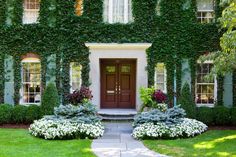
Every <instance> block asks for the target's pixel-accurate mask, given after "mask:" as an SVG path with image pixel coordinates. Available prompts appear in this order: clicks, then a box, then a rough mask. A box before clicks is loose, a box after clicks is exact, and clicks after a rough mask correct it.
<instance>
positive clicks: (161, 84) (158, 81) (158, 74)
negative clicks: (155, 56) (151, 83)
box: [155, 63, 167, 93]
mask: <svg viewBox="0 0 236 157" xmlns="http://www.w3.org/2000/svg"><path fill="white" fill-rule="evenodd" d="M155 87H156V88H157V89H160V90H161V91H163V92H164V93H166V92H167V89H166V68H165V64H164V63H157V65H156V68H155Z"/></svg>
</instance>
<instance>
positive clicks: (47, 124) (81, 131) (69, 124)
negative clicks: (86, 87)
mask: <svg viewBox="0 0 236 157" xmlns="http://www.w3.org/2000/svg"><path fill="white" fill-rule="evenodd" d="M29 132H30V134H31V135H33V136H36V137H40V138H44V139H50V140H52V139H74V138H82V139H84V138H90V139H94V138H98V137H100V136H102V135H103V133H104V126H103V125H102V123H101V119H100V118H99V117H98V116H97V114H96V109H95V107H94V105H92V104H90V103H86V104H81V105H80V106H73V105H65V106H63V105H61V106H59V107H56V108H55V109H54V115H50V116H44V118H42V119H40V120H37V121H34V123H33V124H31V125H30V128H29Z"/></svg>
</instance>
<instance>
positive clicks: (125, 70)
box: [121, 65, 131, 73]
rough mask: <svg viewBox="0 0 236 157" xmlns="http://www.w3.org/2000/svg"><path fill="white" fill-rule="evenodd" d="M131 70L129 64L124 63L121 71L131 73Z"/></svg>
mask: <svg viewBox="0 0 236 157" xmlns="http://www.w3.org/2000/svg"><path fill="white" fill-rule="evenodd" d="M130 71H131V67H130V66H129V65H122V66H121V72H122V73H129V72H130Z"/></svg>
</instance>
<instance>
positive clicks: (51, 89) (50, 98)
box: [41, 83, 60, 115]
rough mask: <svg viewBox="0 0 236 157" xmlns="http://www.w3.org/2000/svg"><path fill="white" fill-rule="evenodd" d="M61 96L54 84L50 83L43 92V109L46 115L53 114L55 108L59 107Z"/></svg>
mask: <svg viewBox="0 0 236 157" xmlns="http://www.w3.org/2000/svg"><path fill="white" fill-rule="evenodd" d="M59 104H60V103H59V96H58V93H57V88H56V86H55V84H54V83H49V84H48V85H47V87H46V89H45V90H44V92H43V96H42V102H41V108H42V112H43V114H45V115H50V114H53V111H54V107H57V106H59Z"/></svg>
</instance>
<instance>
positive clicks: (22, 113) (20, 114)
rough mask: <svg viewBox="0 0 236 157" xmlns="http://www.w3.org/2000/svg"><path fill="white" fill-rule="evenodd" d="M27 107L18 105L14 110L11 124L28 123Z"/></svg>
mask: <svg viewBox="0 0 236 157" xmlns="http://www.w3.org/2000/svg"><path fill="white" fill-rule="evenodd" d="M26 112H27V106H23V105H16V106H15V107H14V108H13V110H12V116H11V123H14V124H20V123H26Z"/></svg>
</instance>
